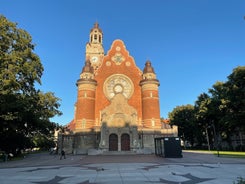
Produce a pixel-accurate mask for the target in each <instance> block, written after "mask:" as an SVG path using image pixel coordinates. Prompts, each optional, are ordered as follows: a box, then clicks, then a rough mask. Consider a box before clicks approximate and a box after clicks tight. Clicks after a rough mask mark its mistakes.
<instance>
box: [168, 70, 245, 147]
mask: <svg viewBox="0 0 245 184" xmlns="http://www.w3.org/2000/svg"><path fill="white" fill-rule="evenodd" d="M227 79H228V80H227V81H226V82H216V83H215V84H214V85H213V86H212V88H211V89H209V90H208V93H202V94H200V95H199V96H198V98H197V100H196V102H195V105H194V110H193V114H194V119H195V121H193V119H192V118H190V119H188V118H186V119H184V117H185V116H183V111H184V110H183V108H184V107H185V108H187V107H186V106H181V107H182V108H180V107H176V108H175V109H174V110H173V111H172V112H171V113H170V114H169V116H170V120H171V123H172V124H174V125H178V126H179V131H180V132H179V134H180V135H181V134H189V132H190V130H188V128H187V127H188V126H189V127H190V128H193V122H194V124H196V125H195V126H194V127H198V128H199V131H198V132H199V135H200V136H203V138H202V139H198V137H196V138H195V139H194V140H205V136H207V134H208V135H209V138H210V139H211V140H213V144H214V145H215V146H216V148H217V146H218V145H219V142H220V141H221V140H226V141H227V142H228V143H230V141H231V135H234V133H235V132H237V131H238V132H242V133H245V124H244V122H245V66H239V67H237V68H235V69H234V70H233V72H232V73H231V74H230V75H229V76H228V77H227ZM179 117H183V118H179ZM203 132H206V133H203ZM193 135H195V136H197V135H196V134H193ZM207 137H208V136H207ZM206 140H207V138H206ZM209 141H210V140H209ZM203 142H204V143H205V141H203ZM215 142H216V143H215Z"/></svg>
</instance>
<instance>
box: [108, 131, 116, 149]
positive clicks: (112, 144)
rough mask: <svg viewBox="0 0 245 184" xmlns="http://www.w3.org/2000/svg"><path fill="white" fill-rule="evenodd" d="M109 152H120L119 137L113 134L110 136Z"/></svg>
mask: <svg viewBox="0 0 245 184" xmlns="http://www.w3.org/2000/svg"><path fill="white" fill-rule="evenodd" d="M109 151H118V136H117V134H111V135H110V136H109Z"/></svg>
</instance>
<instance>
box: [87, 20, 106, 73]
mask: <svg viewBox="0 0 245 184" xmlns="http://www.w3.org/2000/svg"><path fill="white" fill-rule="evenodd" d="M102 43H103V32H102V30H101V29H100V28H99V24H98V23H97V22H96V23H95V24H94V27H93V28H92V29H91V31H90V34H89V42H88V43H87V44H86V60H89V61H90V62H91V66H92V67H93V68H94V72H96V70H97V69H98V68H99V66H100V65H101V62H102V59H103V56H104V48H103V44H102Z"/></svg>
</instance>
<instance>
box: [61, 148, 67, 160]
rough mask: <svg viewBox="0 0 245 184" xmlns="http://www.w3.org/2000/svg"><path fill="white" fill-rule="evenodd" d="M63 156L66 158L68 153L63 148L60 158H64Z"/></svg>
mask: <svg viewBox="0 0 245 184" xmlns="http://www.w3.org/2000/svg"><path fill="white" fill-rule="evenodd" d="M62 157H64V159H66V153H65V151H64V150H61V155H60V160H61V159H62Z"/></svg>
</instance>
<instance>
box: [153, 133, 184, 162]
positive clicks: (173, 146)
mask: <svg viewBox="0 0 245 184" xmlns="http://www.w3.org/2000/svg"><path fill="white" fill-rule="evenodd" d="M155 154H156V155H157V156H161V157H165V158H182V157H183V156H182V148H181V144H180V138H179V137H158V138H155Z"/></svg>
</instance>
